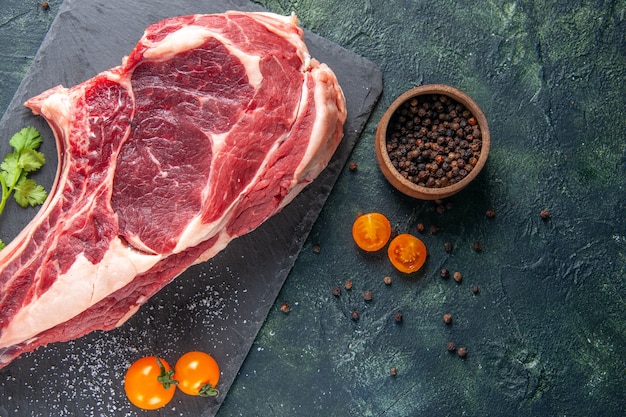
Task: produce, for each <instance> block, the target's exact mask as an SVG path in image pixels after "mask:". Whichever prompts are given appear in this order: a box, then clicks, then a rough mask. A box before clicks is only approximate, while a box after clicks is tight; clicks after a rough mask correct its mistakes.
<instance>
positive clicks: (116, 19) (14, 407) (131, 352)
mask: <svg viewBox="0 0 626 417" xmlns="http://www.w3.org/2000/svg"><path fill="white" fill-rule="evenodd" d="M226 10H246V11H262V9H261V8H260V7H259V6H257V5H254V4H252V3H249V2H247V1H243V0H233V1H209V0H206V1H194V0H182V1H176V2H169V1H158V0H157V1H154V0H150V1H149V0H134V1H127V0H112V1H106V2H100V1H97V0H65V2H64V3H63V5H62V6H61V9H60V10H59V12H58V15H57V17H56V19H55V21H54V23H53V24H52V26H51V28H50V31H49V33H48V35H47V37H46V38H45V40H44V42H43V43H42V45H41V48H40V50H39V52H38V53H37V56H36V57H35V60H34V63H33V65H32V66H31V68H30V69H29V71H28V73H27V75H26V77H25V78H24V80H23V82H22V83H21V85H20V87H19V89H18V91H17V93H16V94H15V96H14V98H13V100H12V101H11V103H10V105H9V107H8V110H7V112H6V113H5V115H4V116H3V118H2V119H1V120H0V137H3V138H7V137H10V135H11V134H13V133H14V132H16V131H18V130H19V129H21V128H22V127H25V126H28V125H34V126H35V127H37V128H38V129H39V130H40V131H41V132H42V135H43V137H44V143H43V145H42V147H41V150H42V151H43V152H44V153H45V154H46V156H47V158H48V162H47V164H46V165H45V166H44V168H43V170H42V171H41V172H39V173H38V174H37V175H36V176H35V177H34V178H35V179H36V180H37V181H38V182H40V183H42V184H43V185H44V186H45V187H46V188H47V189H50V186H51V185H52V181H53V179H54V175H55V171H56V164H57V160H56V148H55V144H54V140H53V136H52V132H51V131H50V129H49V128H48V126H47V125H46V123H45V122H44V121H43V119H41V118H39V117H35V116H33V115H32V114H31V113H30V111H29V110H28V109H25V108H24V107H23V106H22V103H23V102H24V101H25V100H26V99H27V98H29V97H31V96H34V95H37V94H39V93H40V92H42V91H44V90H46V89H48V88H50V87H53V86H55V85H58V84H63V85H65V86H71V85H74V84H77V83H79V82H82V81H84V80H86V79H88V78H91V77H92V76H94V75H95V74H97V73H98V72H100V71H102V70H105V69H108V68H110V67H113V66H116V65H119V63H120V61H121V58H122V56H124V55H126V54H127V53H128V52H130V50H131V49H132V47H133V46H134V45H135V43H136V41H137V40H138V39H139V38H140V36H141V34H142V33H143V30H144V29H145V27H146V26H148V25H149V24H150V23H153V22H155V21H158V20H161V19H163V18H166V17H171V16H176V15H183V14H191V13H219V12H224V11H226ZM295 11H296V12H297V10H295ZM305 40H306V43H307V45H308V46H309V49H310V52H311V55H312V56H314V57H315V58H317V59H319V60H320V61H322V62H325V63H327V64H329V66H330V67H331V68H333V70H334V71H335V73H336V74H337V76H338V78H339V81H340V83H341V85H342V88H343V89H344V93H345V95H346V99H347V104H348V120H347V123H346V126H345V137H344V139H343V141H342V143H341V145H340V147H339V149H338V150H337V152H336V154H335V156H334V158H333V160H332V161H331V163H330V164H329V166H328V168H327V169H326V170H325V171H324V172H323V173H322V174H321V175H320V177H319V178H318V179H317V180H316V181H315V182H314V183H313V184H311V185H310V186H309V187H308V188H307V189H306V190H305V191H304V192H303V193H301V194H300V195H299V196H298V197H297V198H296V200H294V202H292V203H291V204H290V205H289V206H287V207H286V208H285V209H284V210H283V211H282V212H281V213H279V214H278V215H276V216H275V217H273V218H271V219H270V220H268V221H267V222H266V223H265V224H264V225H262V226H261V227H260V228H258V229H257V230H255V231H254V232H252V233H250V234H248V235H246V236H243V237H241V238H239V239H237V240H236V241H234V242H232V243H231V244H230V246H229V247H228V248H227V249H226V250H224V251H223V252H222V253H220V254H219V255H218V256H216V257H215V258H214V259H212V260H211V261H209V262H207V263H205V264H202V265H197V266H194V267H192V268H190V269H189V270H188V271H186V272H185V273H184V274H183V275H181V276H180V277H179V278H177V280H176V281H174V282H173V283H172V284H170V285H169V286H168V287H166V288H164V289H163V290H162V291H161V292H160V293H159V294H157V295H156V296H155V297H153V298H152V299H151V300H150V301H149V303H148V304H147V305H145V306H144V307H143V308H142V309H141V310H140V311H139V312H138V313H137V314H136V315H135V316H133V317H132V318H131V319H130V320H129V321H128V322H127V323H126V324H125V325H123V326H122V327H120V328H119V329H116V330H113V331H110V332H94V333H92V334H90V335H87V336H85V337H83V338H81V339H78V340H76V341H72V342H68V343H57V344H53V345H49V346H48V347H45V348H40V349H38V350H36V351H35V352H33V353H31V354H26V355H23V356H22V357H21V358H19V359H17V360H15V361H14V362H13V363H11V364H10V365H8V366H7V367H5V368H3V369H2V370H0V417H7V416H78V415H80V416H117V415H124V416H135V415H144V414H145V415H148V413H145V412H143V411H141V410H138V409H136V408H134V407H133V406H131V405H130V404H129V403H128V401H127V400H126V399H125V397H124V390H123V385H122V379H123V375H124V372H125V370H126V368H127V367H128V365H129V364H130V363H131V362H132V361H133V360H134V359H137V358H139V357H140V356H144V355H148V354H153V353H159V354H160V355H162V356H163V357H164V358H165V359H167V360H169V361H170V362H174V361H175V360H176V359H177V358H178V357H179V356H180V355H181V354H182V353H184V352H186V351H189V350H192V349H201V350H205V351H207V352H210V353H211V354H213V355H214V356H215V357H216V358H217V360H218V361H219V363H220V364H221V367H222V379H221V381H220V384H219V385H220V389H221V393H220V396H219V397H218V398H217V399H201V398H195V397H188V396H185V395H184V394H181V393H177V394H176V396H175V397H174V400H173V402H172V403H170V404H169V405H168V406H166V407H165V408H163V409H161V410H159V411H156V412H154V411H153V412H150V413H149V415H152V416H157V415H159V416H169V415H171V416H174V415H185V416H200V415H202V416H212V415H214V414H215V413H216V412H217V410H218V408H219V405H220V404H221V402H222V401H223V399H224V397H225V395H226V393H227V392H228V389H229V387H230V385H231V384H232V381H233V380H234V378H235V376H236V374H237V372H238V370H239V367H240V366H241V364H242V362H243V360H244V359H245V357H246V355H247V353H248V351H249V349H250V347H251V345H252V342H253V341H254V338H255V336H256V334H257V332H258V330H259V328H260V327H261V325H262V323H263V321H264V320H265V317H266V316H267V313H268V312H269V310H270V309H271V308H272V306H273V304H274V301H275V299H276V296H277V294H278V292H279V290H280V288H281V287H282V285H283V283H284V281H285V279H286V277H287V275H288V273H289V270H290V269H291V267H292V266H293V263H294V261H295V259H296V257H297V256H298V253H299V251H300V250H301V248H302V245H303V243H304V241H305V239H306V237H307V235H308V233H309V231H310V229H311V227H312V225H313V223H314V222H315V220H316V218H317V216H318V214H319V212H320V210H321V208H322V206H323V204H324V202H325V201H326V198H327V197H328V194H329V193H330V191H331V189H332V187H333V185H334V183H335V181H336V179H337V177H338V175H339V173H340V172H341V170H342V168H343V166H344V165H345V163H346V160H347V158H348V156H349V154H350V152H351V150H352V148H353V147H354V145H355V143H356V141H357V140H358V137H359V135H360V133H361V131H362V129H363V127H364V125H365V123H366V121H367V119H368V117H369V115H370V113H371V111H372V109H373V107H374V106H375V104H376V101H377V100H378V97H379V96H380V94H381V92H382V75H381V72H380V70H379V69H378V68H377V67H376V66H375V65H374V64H372V63H371V62H369V61H367V60H365V59H363V58H361V57H359V56H357V55H355V54H354V53H352V52H350V51H347V50H345V49H343V48H341V47H339V46H338V45H336V44H334V43H332V42H330V41H328V40H326V39H323V38H321V37H319V36H316V35H315V34H313V33H310V32H308V31H307V32H306V38H305ZM7 151H8V144H7V143H6V142H4V141H3V142H2V143H1V144H0V152H1V153H2V155H4V154H6V153H7ZM36 212H37V208H32V209H27V210H25V209H22V208H19V207H17V206H16V205H15V204H8V206H7V208H6V209H5V213H4V214H3V216H2V218H1V219H0V237H2V238H3V239H4V240H5V241H9V240H11V239H12V238H13V237H14V236H15V235H16V234H17V233H18V232H19V231H20V230H21V229H22V228H23V227H24V226H25V225H26V224H27V223H28V222H29V221H30V220H31V219H32V217H33V216H34V215H35V213H36ZM311 279H315V277H313V276H312V277H311ZM277 366H279V365H277Z"/></svg>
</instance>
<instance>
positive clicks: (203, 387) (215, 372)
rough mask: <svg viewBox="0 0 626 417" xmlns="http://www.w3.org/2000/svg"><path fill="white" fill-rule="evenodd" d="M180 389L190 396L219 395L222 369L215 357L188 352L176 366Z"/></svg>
mask: <svg viewBox="0 0 626 417" xmlns="http://www.w3.org/2000/svg"><path fill="white" fill-rule="evenodd" d="M174 371H175V376H174V378H175V379H176V380H177V381H178V388H179V389H180V390H181V391H182V392H184V393H185V394H189V395H200V396H202V397H214V396H216V395H218V394H219V391H218V390H217V388H216V386H217V382H218V381H219V379H220V368H219V366H218V364H217V362H216V361H215V359H214V358H213V356H211V355H209V354H208V353H204V352H198V351H193V352H187V353H185V354H184V355H183V356H181V357H180V359H178V361H177V362H176V365H174Z"/></svg>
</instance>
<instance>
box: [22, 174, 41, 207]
mask: <svg viewBox="0 0 626 417" xmlns="http://www.w3.org/2000/svg"><path fill="white" fill-rule="evenodd" d="M47 196H48V193H47V192H46V190H45V189H44V188H43V187H42V186H41V185H39V184H37V183H36V182H35V181H33V180H31V179H29V178H26V177H25V176H22V178H21V179H20V181H19V182H18V183H17V185H16V186H15V194H14V197H15V201H17V204H19V205H20V206H22V207H28V206H37V205H39V204H42V203H43V202H44V201H45V200H46V197H47Z"/></svg>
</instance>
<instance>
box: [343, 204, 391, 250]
mask: <svg viewBox="0 0 626 417" xmlns="http://www.w3.org/2000/svg"><path fill="white" fill-rule="evenodd" d="M390 236H391V223H389V220H388V219H387V217H385V215H383V214H380V213H367V214H362V215H360V216H359V217H357V218H356V220H355V221H354V223H353V224H352V237H353V238H354V241H355V242H356V244H357V246H358V247H359V248H361V249H363V250H364V251H367V252H375V251H377V250H379V249H381V248H382V247H383V246H385V245H386V244H387V241H389V237H390Z"/></svg>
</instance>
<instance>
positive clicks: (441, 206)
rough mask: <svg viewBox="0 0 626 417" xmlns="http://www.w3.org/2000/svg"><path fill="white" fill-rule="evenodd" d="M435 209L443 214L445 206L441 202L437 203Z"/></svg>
mask: <svg viewBox="0 0 626 417" xmlns="http://www.w3.org/2000/svg"><path fill="white" fill-rule="evenodd" d="M435 211H436V212H437V213H439V214H443V213H444V212H445V211H446V207H445V206H444V205H443V204H437V207H435Z"/></svg>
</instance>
